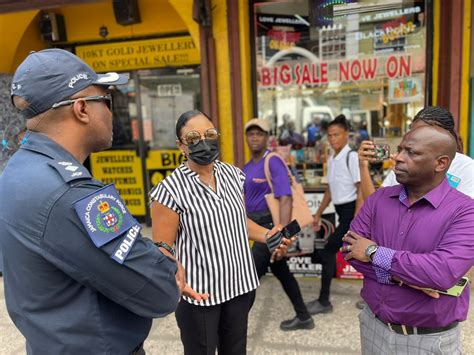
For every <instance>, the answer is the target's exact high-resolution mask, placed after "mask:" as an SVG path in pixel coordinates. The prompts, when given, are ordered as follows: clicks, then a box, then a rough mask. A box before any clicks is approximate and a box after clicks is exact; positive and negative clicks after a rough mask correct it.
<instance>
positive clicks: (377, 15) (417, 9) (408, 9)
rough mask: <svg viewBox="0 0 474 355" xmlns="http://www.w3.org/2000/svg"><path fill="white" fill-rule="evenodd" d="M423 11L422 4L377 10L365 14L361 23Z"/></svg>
mask: <svg viewBox="0 0 474 355" xmlns="http://www.w3.org/2000/svg"><path fill="white" fill-rule="evenodd" d="M419 12H421V7H420V6H414V7H405V8H403V9H397V10H390V11H385V12H376V13H374V14H373V15H364V16H362V17H361V19H360V23H364V22H374V21H383V20H384V19H388V18H394V17H400V16H406V15H411V14H417V13H419Z"/></svg>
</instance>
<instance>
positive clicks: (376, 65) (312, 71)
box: [258, 55, 414, 88]
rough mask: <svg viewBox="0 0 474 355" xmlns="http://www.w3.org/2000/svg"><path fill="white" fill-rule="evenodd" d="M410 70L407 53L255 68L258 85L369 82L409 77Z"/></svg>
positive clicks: (292, 62)
mask: <svg viewBox="0 0 474 355" xmlns="http://www.w3.org/2000/svg"><path fill="white" fill-rule="evenodd" d="M413 70H414V63H413V58H412V56H411V55H391V56H388V57H381V56H380V57H379V56H375V57H362V58H357V59H348V60H337V61H334V60H332V61H320V62H310V61H296V62H294V61H290V62H278V63H277V64H275V65H273V66H263V67H261V68H260V71H259V82H258V84H259V86H260V87H261V88H267V87H268V88H275V87H277V86H283V87H285V86H292V85H307V86H321V85H327V84H329V82H340V83H343V82H360V81H371V80H376V79H378V78H381V77H387V78H388V79H395V78H405V77H411V76H412V72H413Z"/></svg>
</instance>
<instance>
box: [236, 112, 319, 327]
mask: <svg viewBox="0 0 474 355" xmlns="http://www.w3.org/2000/svg"><path fill="white" fill-rule="evenodd" d="M269 132H270V126H269V124H268V122H267V121H266V120H263V119H258V118H254V119H252V120H250V121H249V122H247V124H246V125H245V135H246V138H247V144H248V146H249V148H250V152H251V154H252V159H251V160H250V161H249V162H248V163H247V164H246V165H245V166H244V168H243V172H244V173H245V182H244V194H245V207H246V209H247V215H248V217H249V218H250V219H251V220H252V221H254V222H255V223H257V224H259V225H261V226H263V227H267V228H272V227H273V220H272V215H271V214H270V211H269V209H268V205H267V202H266V200H265V195H266V194H269V193H271V189H270V186H269V185H268V182H267V180H266V178H265V170H264V164H265V159H266V156H267V155H268V153H269V151H268V150H267V144H268V134H269ZM269 159H270V161H269V168H270V175H271V177H272V183H273V190H274V191H273V193H274V196H275V197H276V198H278V199H279V202H280V223H281V224H282V225H283V226H284V225H286V224H288V223H289V222H290V219H291V206H292V197H291V186H290V180H289V178H288V169H287V167H286V166H285V163H284V162H283V161H282V160H281V159H279V158H278V157H270V158H269ZM252 254H253V258H254V261H255V267H256V269H257V274H258V278H259V279H260V278H261V277H262V276H264V275H265V274H266V273H267V270H268V267H269V266H270V268H271V270H272V273H273V274H274V275H275V276H276V277H277V278H278V280H279V281H280V282H281V284H282V286H283V289H284V290H285V292H286V294H287V296H288V298H289V299H290V301H291V303H292V304H293V308H294V309H295V312H296V317H294V318H293V319H290V320H286V321H283V322H281V324H280V329H281V330H287V331H288V330H297V329H313V328H314V321H313V318H311V315H310V314H309V313H308V309H307V308H306V305H305V304H304V302H303V298H302V296H301V291H300V288H299V286H298V282H297V281H296V279H295V277H294V276H293V274H292V273H291V271H290V269H289V268H288V264H287V263H286V258H284V259H282V260H278V261H274V262H273V263H271V262H270V257H271V255H270V251H269V250H268V247H267V245H266V244H264V243H257V242H255V243H254V245H253V247H252Z"/></svg>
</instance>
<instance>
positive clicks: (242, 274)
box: [150, 160, 259, 306]
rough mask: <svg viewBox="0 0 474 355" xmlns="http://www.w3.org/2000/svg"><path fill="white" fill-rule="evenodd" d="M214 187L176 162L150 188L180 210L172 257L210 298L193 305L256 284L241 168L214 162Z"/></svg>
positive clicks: (153, 194)
mask: <svg viewBox="0 0 474 355" xmlns="http://www.w3.org/2000/svg"><path fill="white" fill-rule="evenodd" d="M214 177H215V181H216V192H214V191H213V190H212V189H211V188H209V187H208V186H206V185H205V184H204V183H202V182H201V180H200V179H199V176H198V174H197V173H195V172H194V171H192V170H190V169H189V168H188V167H186V166H185V165H184V164H181V166H179V167H178V168H177V169H176V170H175V171H174V172H173V173H172V174H171V175H170V176H168V177H167V178H165V179H164V180H163V181H162V182H161V183H159V184H158V185H157V186H155V187H154V188H153V190H152V191H151V193H150V195H151V199H152V200H154V201H157V202H159V203H161V204H163V205H164V206H166V207H168V208H170V209H172V210H173V211H175V212H176V213H178V215H179V229H178V235H177V237H176V257H177V258H178V260H179V261H181V263H182V264H183V267H184V268H185V270H186V281H187V283H188V284H189V285H190V286H191V288H193V289H194V290H195V291H196V292H199V293H208V294H209V299H208V300H207V301H203V302H197V301H194V300H192V299H191V298H189V297H184V299H185V300H186V301H187V302H189V303H193V304H196V305H205V306H213V305H216V304H220V303H222V302H226V301H228V300H230V299H232V298H234V297H237V296H239V295H242V294H244V293H247V292H249V291H251V290H254V289H256V288H257V287H258V285H259V282H258V277H257V273H256V270H255V264H254V261H253V258H252V254H251V251H250V247H249V242H248V232H247V217H246V213H245V204H244V198H243V185H244V180H245V175H244V173H243V172H242V171H241V170H240V169H238V168H236V167H234V166H232V165H229V164H226V163H222V162H220V161H218V160H217V161H216V162H215V164H214Z"/></svg>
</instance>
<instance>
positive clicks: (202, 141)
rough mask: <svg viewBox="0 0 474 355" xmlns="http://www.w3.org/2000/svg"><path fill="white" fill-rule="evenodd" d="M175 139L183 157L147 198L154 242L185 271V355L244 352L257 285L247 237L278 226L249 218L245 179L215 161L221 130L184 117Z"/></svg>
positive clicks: (179, 313) (191, 114) (181, 316)
mask: <svg viewBox="0 0 474 355" xmlns="http://www.w3.org/2000/svg"><path fill="white" fill-rule="evenodd" d="M176 136H177V141H176V143H177V145H178V147H179V149H180V150H181V151H182V153H183V155H184V156H185V157H186V158H188V159H187V160H186V161H185V162H184V163H183V164H181V165H180V166H179V167H178V168H177V169H176V170H175V171H174V172H173V173H172V174H171V175H170V176H168V177H167V178H166V179H164V180H163V181H162V182H161V183H159V184H158V185H157V186H155V187H154V188H153V190H152V191H151V198H152V202H153V203H152V215H153V239H154V240H155V241H157V242H161V244H160V243H158V244H159V245H161V246H162V247H164V248H166V249H170V247H169V246H171V245H175V246H176V257H177V259H178V260H179V261H180V262H181V263H182V264H183V267H184V269H185V270H186V280H187V285H186V287H185V289H184V291H183V299H182V300H181V302H180V304H179V305H178V309H177V310H176V320H177V322H178V326H179V328H180V330H181V340H182V342H183V345H184V352H185V354H214V353H215V350H216V348H218V351H219V353H220V354H226V355H227V354H245V352H246V343H247V320H248V312H249V310H250V307H251V305H252V303H253V300H254V297H255V289H256V288H257V286H258V285H259V282H258V277H257V273H256V270H255V265H254V262H253V259H252V253H251V251H250V248H249V243H248V239H249V238H250V239H252V240H256V241H259V242H265V240H266V237H267V236H268V235H269V234H270V232H273V231H274V230H275V231H276V228H274V230H272V231H269V230H268V229H266V228H264V227H261V226H259V225H257V224H256V223H254V222H252V221H250V220H247V217H246V212H245V204H244V199H243V184H244V181H245V176H244V174H243V173H242V171H241V170H240V169H238V168H236V167H234V166H232V165H229V164H225V163H222V162H221V161H219V160H217V157H218V156H219V146H218V138H219V133H218V132H217V130H216V129H215V127H214V125H213V124H212V121H211V119H210V118H209V117H208V116H206V115H205V114H203V113H201V112H199V111H188V112H186V113H184V114H182V115H181V116H180V117H179V119H178V122H177V124H176ZM284 248H285V246H283V247H282V248H280V252H281V251H283V250H282V249H284ZM283 252H284V251H283ZM157 301H158V300H157Z"/></svg>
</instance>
